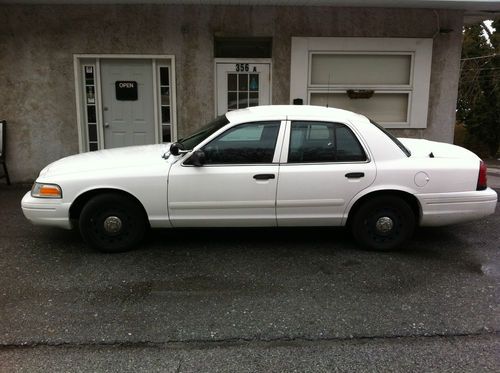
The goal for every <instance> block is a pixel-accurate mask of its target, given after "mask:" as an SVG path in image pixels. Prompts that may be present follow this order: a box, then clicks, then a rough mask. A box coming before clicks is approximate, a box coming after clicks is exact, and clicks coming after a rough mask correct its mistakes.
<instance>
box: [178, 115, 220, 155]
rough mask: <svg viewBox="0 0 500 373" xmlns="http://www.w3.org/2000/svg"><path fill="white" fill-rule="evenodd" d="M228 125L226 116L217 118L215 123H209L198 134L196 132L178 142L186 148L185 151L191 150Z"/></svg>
mask: <svg viewBox="0 0 500 373" xmlns="http://www.w3.org/2000/svg"><path fill="white" fill-rule="evenodd" d="M228 123H229V121H228V120H227V118H226V116H225V115H221V116H220V117H217V118H215V119H214V120H213V121H211V122H209V123H207V124H206V125H205V126H203V127H202V128H201V129H200V130H198V132H195V133H194V134H192V135H190V136H188V137H185V138H182V139H180V140H179V141H177V142H178V143H180V144H181V145H182V146H183V147H184V149H186V150H191V149H193V148H194V147H195V146H196V145H198V144H199V143H200V142H202V141H203V140H205V139H206V138H207V137H208V136H210V135H211V134H213V133H214V132H216V131H217V130H219V129H220V128H222V127H224V126H225V125H226V124H228Z"/></svg>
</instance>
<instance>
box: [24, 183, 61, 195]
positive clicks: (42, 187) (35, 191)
mask: <svg viewBox="0 0 500 373" xmlns="http://www.w3.org/2000/svg"><path fill="white" fill-rule="evenodd" d="M31 196H32V197H35V198H62V190H61V187H60V186H59V185H56V184H42V183H35V184H34V185H33V188H31Z"/></svg>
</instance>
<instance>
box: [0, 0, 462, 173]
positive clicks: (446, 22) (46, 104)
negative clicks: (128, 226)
mask: <svg viewBox="0 0 500 373" xmlns="http://www.w3.org/2000/svg"><path fill="white" fill-rule="evenodd" d="M438 14H439V20H440V27H441V28H442V29H451V30H453V31H451V32H449V33H445V34H442V33H441V34H440V33H436V31H437V27H438V26H437V15H438ZM461 27H462V13H461V12H460V11H444V10H441V11H437V12H436V11H433V10H425V9H419V10H404V9H380V8H378V9H360V8H329V7H243V6H242V7H239V6H161V5H133V6H132V5H129V6H125V5H123V6H116V5H115V6H109V5H92V6H91V5H86V6H75V5H59V6H23V5H3V6H0V51H1V52H0V81H1V82H2V84H1V89H0V108H1V110H0V117H2V118H5V119H6V120H7V121H8V123H9V128H8V149H7V150H8V153H9V154H8V158H9V161H8V166H9V170H10V172H11V174H12V179H13V180H14V181H27V180H30V179H33V178H35V177H36V175H37V173H38V172H39V170H40V169H41V168H42V167H44V166H45V165H46V164H47V163H49V162H51V161H53V160H55V159H57V158H60V157H63V156H66V155H69V154H73V153H77V152H78V140H77V138H78V135H77V122H76V104H75V92H74V76H73V75H74V74H73V54H83V53H99V54H111V53H117V54H118V53H128V54H130V53H137V54H174V55H175V56H176V70H177V110H178V111H177V113H178V123H179V135H180V136H182V135H183V134H185V133H187V132H190V131H191V130H192V129H194V128H195V127H197V126H198V125H199V124H201V123H203V122H205V121H207V120H209V119H211V118H212V117H213V115H214V97H213V96H214V73H213V67H214V65H213V38H214V35H218V36H271V37H272V38H273V51H272V53H273V56H272V57H273V71H272V81H273V86H272V102H273V103H274V104H288V102H289V87H290V82H289V80H290V48H291V37H292V36H343V37H346V36H358V37H418V38H426V37H433V36H434V48H433V61H432V76H431V93H430V103H429V115H428V128H427V129H425V130H411V131H410V130H403V131H401V130H400V131H397V134H398V135H405V136H412V137H425V138H432V139H436V140H441V141H452V139H453V124H454V121H455V102H456V94H457V85H458V74H459V58H460V57H459V56H460V48H461Z"/></svg>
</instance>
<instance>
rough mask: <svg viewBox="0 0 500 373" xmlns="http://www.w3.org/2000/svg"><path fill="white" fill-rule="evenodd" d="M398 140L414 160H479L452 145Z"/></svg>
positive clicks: (417, 140)
mask: <svg viewBox="0 0 500 373" xmlns="http://www.w3.org/2000/svg"><path fill="white" fill-rule="evenodd" d="M398 140H399V141H401V142H402V143H403V145H404V146H405V147H406V148H407V149H408V150H409V151H410V152H411V156H412V157H415V158H433V157H434V158H460V159H464V158H465V159H471V158H473V159H479V157H478V156H477V155H476V154H474V153H473V152H471V151H470V150H467V149H465V148H462V147H460V146H457V145H453V144H447V143H444V142H437V141H429V140H422V139H408V138H399V139H398ZM431 153H432V155H431Z"/></svg>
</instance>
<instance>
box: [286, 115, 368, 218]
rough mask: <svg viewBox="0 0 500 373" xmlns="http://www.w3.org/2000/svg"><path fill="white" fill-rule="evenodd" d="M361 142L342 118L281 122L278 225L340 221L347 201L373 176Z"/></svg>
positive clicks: (364, 186) (363, 187)
mask: <svg viewBox="0 0 500 373" xmlns="http://www.w3.org/2000/svg"><path fill="white" fill-rule="evenodd" d="M375 174H376V168H375V163H374V162H373V160H371V159H370V157H369V153H368V152H367V150H366V149H365V146H364V145H363V144H362V142H361V141H360V140H359V139H358V138H357V136H356V134H355V133H354V132H353V131H352V129H351V128H350V126H349V125H348V124H346V123H334V122H324V121H308V120H300V121H297V120H296V121H293V120H292V121H289V122H287V123H286V131H285V139H284V142H283V149H282V156H281V163H280V173H279V183H278V192H277V201H276V210H277V220H278V225H279V226H290V225H340V224H342V219H343V216H344V212H345V209H346V206H347V204H348V203H349V201H351V199H352V198H353V197H354V196H355V195H356V194H358V193H359V192H360V191H362V190H363V189H365V188H366V187H368V186H369V185H370V184H371V183H373V181H374V180H375Z"/></svg>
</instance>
